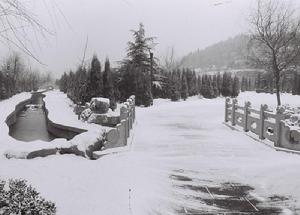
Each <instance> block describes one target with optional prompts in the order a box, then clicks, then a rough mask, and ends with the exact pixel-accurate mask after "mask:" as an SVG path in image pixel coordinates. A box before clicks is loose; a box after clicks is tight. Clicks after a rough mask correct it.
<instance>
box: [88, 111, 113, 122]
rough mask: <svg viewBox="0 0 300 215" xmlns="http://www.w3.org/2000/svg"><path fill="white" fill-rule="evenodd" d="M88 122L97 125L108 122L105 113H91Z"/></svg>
mask: <svg viewBox="0 0 300 215" xmlns="http://www.w3.org/2000/svg"><path fill="white" fill-rule="evenodd" d="M88 122H89V123H95V124H99V125H105V124H107V123H108V119H107V116H106V115H105V114H96V113H92V114H91V115H90V117H89V118H88Z"/></svg>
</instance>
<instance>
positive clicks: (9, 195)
mask: <svg viewBox="0 0 300 215" xmlns="http://www.w3.org/2000/svg"><path fill="white" fill-rule="evenodd" d="M55 213H56V207H55V204H54V203H52V202H50V201H46V200H45V199H44V198H42V197H41V196H40V194H39V193H38V192H37V191H36V190H35V189H34V188H33V187H32V186H31V185H27V183H26V181H25V180H22V179H15V180H12V179H11V180H9V182H8V183H6V182H5V181H0V214H3V215H8V214H20V215H23V214H24V215H25V214H26V215H27V214H32V215H39V214H43V215H52V214H55Z"/></svg>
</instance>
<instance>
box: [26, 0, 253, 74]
mask: <svg viewBox="0 0 300 215" xmlns="http://www.w3.org/2000/svg"><path fill="white" fill-rule="evenodd" d="M51 1H53V0H49V1H47V0H43V1H34V4H32V5H30V8H31V10H33V12H34V13H35V14H36V15H37V17H39V19H40V20H41V21H42V22H43V23H44V24H45V25H46V26H47V27H48V28H49V29H51V30H53V31H55V32H56V34H55V36H47V39H46V40H44V39H42V38H40V39H38V41H39V43H38V45H37V43H36V41H35V40H33V41H32V44H33V47H34V53H35V54H36V55H38V56H39V58H40V59H41V61H42V62H44V63H45V64H46V65H47V66H41V65H38V64H36V63H32V65H33V67H39V68H40V69H42V70H49V71H53V73H55V74H61V73H62V72H64V71H68V70H69V69H70V68H72V69H74V68H76V66H77V65H79V64H80V61H81V58H82V55H83V50H84V46H85V40H86V37H87V35H88V37H89V44H88V51H87V57H88V58H90V57H91V56H92V55H93V53H96V54H97V55H98V57H99V58H100V60H101V61H102V62H103V61H104V59H105V57H106V56H108V57H109V58H110V60H111V62H112V63H114V62H116V61H119V60H121V59H122V58H123V57H124V56H125V49H126V45H127V44H126V43H127V41H128V40H130V39H131V32H130V31H129V30H130V29H136V28H137V27H138V24H139V22H143V23H144V25H145V29H146V34H147V35H148V36H156V37H157V42H158V43H159V44H158V45H157V47H156V50H155V52H154V53H155V55H156V56H158V57H160V56H163V55H164V53H165V52H166V50H167V48H168V47H174V48H175V52H176V55H177V56H183V55H185V54H187V53H188V52H190V51H194V50H196V49H198V48H200V49H201V48H204V47H206V46H208V45H211V44H213V43H215V42H218V41H221V40H225V39H227V38H229V37H231V36H235V35H237V34H239V33H241V32H245V31H247V30H248V28H247V24H246V22H245V19H246V17H247V14H248V13H249V8H250V7H251V5H252V6H253V4H254V0H56V1H55V2H56V3H55V4H54V3H51ZM220 2H224V3H223V4H218V3H220ZM56 4H57V5H58V7H59V10H61V11H62V12H63V14H64V16H65V17H66V20H67V21H66V20H65V19H64V17H63V15H62V14H60V12H59V10H58V9H57V8H55V7H56V6H57V5H56ZM47 7H48V9H49V8H50V9H49V10H47V9H46V8H47ZM31 61H32V60H31Z"/></svg>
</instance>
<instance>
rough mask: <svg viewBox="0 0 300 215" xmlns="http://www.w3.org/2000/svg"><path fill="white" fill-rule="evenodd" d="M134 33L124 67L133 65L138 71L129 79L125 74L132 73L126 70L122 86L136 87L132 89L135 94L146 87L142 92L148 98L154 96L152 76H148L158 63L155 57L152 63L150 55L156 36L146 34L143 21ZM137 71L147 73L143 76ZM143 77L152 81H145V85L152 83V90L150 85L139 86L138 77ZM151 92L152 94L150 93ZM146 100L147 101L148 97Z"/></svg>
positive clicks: (127, 88)
mask: <svg viewBox="0 0 300 215" xmlns="http://www.w3.org/2000/svg"><path fill="white" fill-rule="evenodd" d="M132 33H133V41H130V42H128V48H127V58H126V59H125V60H124V61H123V67H125V68H126V69H128V68H129V67H131V69H132V70H134V71H136V72H135V73H134V74H133V75H134V76H133V77H132V78H130V79H129V78H128V77H125V76H126V75H130V76H131V75H132V73H131V72H129V71H126V70H125V71H126V73H124V75H123V79H122V81H124V82H125V83H122V86H123V89H125V90H132V89H134V90H132V91H133V92H132V93H134V94H138V93H140V92H137V90H142V89H144V90H146V91H145V92H142V94H145V95H147V96H148V98H152V92H151V88H152V83H151V79H152V77H149V78H148V76H150V71H152V69H155V67H156V65H157V64H156V62H155V59H152V63H151V59H150V56H149V52H150V50H151V49H152V48H151V45H152V44H153V40H154V38H153V37H146V36H145V29H144V25H143V24H142V23H140V25H139V29H138V30H133V31H132ZM152 67H153V68H152ZM137 72H143V73H145V74H144V75H143V76H141V75H140V74H138V73H137ZM141 78H142V79H143V80H144V81H149V82H150V83H145V86H149V85H150V92H149V91H148V87H144V88H140V87H138V86H139V83H138V79H141ZM139 81H140V80H139ZM125 85H127V86H125ZM149 93H150V95H148V94H149ZM124 94H125V95H128V94H129V92H124ZM140 98H141V97H139V96H137V97H136V100H139V99H140ZM141 99H142V98H141ZM144 101H147V99H146V100H144ZM139 103H141V102H140V101H137V104H139ZM149 103H150V104H152V103H153V101H150V102H149ZM143 105H146V104H143Z"/></svg>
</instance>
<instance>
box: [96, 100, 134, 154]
mask: <svg viewBox="0 0 300 215" xmlns="http://www.w3.org/2000/svg"><path fill="white" fill-rule="evenodd" d="M134 122H135V96H130V98H129V99H127V101H126V102H124V103H122V107H121V109H120V123H119V124H117V125H116V127H115V128H112V129H111V130H109V131H108V132H107V133H106V140H105V143H104V148H103V149H102V150H106V149H111V148H117V147H122V146H126V145H127V144H128V137H129V136H130V132H131V130H132V127H133V124H134ZM99 157H101V156H100V155H99V154H97V153H94V158H95V159H98V158H99Z"/></svg>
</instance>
